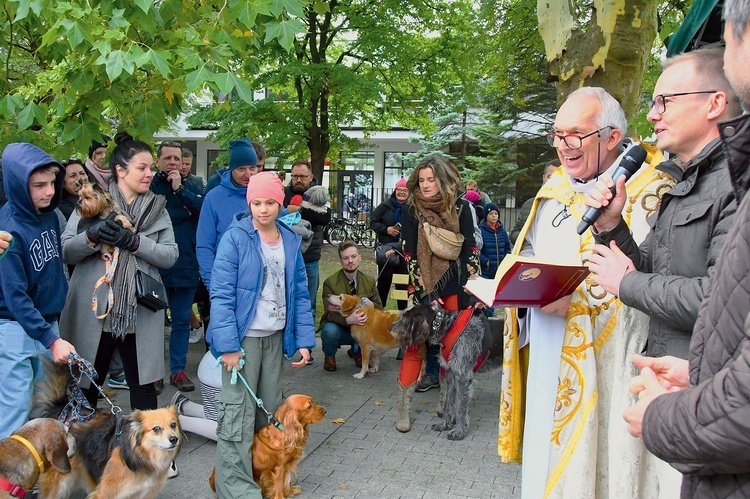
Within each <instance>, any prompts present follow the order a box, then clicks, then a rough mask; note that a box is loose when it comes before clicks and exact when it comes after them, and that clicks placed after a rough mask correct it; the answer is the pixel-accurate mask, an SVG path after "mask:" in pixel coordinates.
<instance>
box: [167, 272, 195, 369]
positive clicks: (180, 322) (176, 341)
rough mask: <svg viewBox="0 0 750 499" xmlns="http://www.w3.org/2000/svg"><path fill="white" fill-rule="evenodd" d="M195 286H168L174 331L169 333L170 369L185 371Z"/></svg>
mask: <svg viewBox="0 0 750 499" xmlns="http://www.w3.org/2000/svg"><path fill="white" fill-rule="evenodd" d="M196 289H198V287H197V286H194V287H180V288H173V287H167V298H169V311H170V312H171V313H172V332H171V333H170V335H169V371H170V373H171V374H175V373H179V372H184V371H185V363H186V362H187V352H188V340H189V339H190V311H191V310H192V307H193V297H194V296H195V290H196Z"/></svg>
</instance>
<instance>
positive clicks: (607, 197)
mask: <svg viewBox="0 0 750 499" xmlns="http://www.w3.org/2000/svg"><path fill="white" fill-rule="evenodd" d="M599 179H600V180H599V181H598V182H597V183H596V185H595V186H594V188H593V189H592V190H591V192H589V193H588V195H587V196H586V205H587V206H591V207H592V208H602V207H604V208H605V210H604V211H602V214H601V215H600V216H599V218H597V219H596V222H594V227H595V228H596V230H597V231H598V232H602V231H606V230H612V229H614V228H615V227H616V226H617V224H619V223H620V217H621V215H620V214H621V213H622V209H623V208H624V207H625V200H626V199H627V192H625V181H626V180H627V179H626V178H625V176H622V177H620V178H618V179H617V195H615V196H613V195H612V192H610V189H611V188H612V187H613V186H614V185H615V183H614V182H613V181H612V177H611V176H610V175H609V174H608V173H604V174H602V176H601V177H599Z"/></svg>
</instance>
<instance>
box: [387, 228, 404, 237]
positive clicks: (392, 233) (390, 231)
mask: <svg viewBox="0 0 750 499" xmlns="http://www.w3.org/2000/svg"><path fill="white" fill-rule="evenodd" d="M385 231H386V232H387V233H388V235H389V236H393V237H396V236H398V235H399V234H400V233H401V231H400V230H398V229H397V228H396V226H395V225H391V226H390V227H388V228H387V229H385Z"/></svg>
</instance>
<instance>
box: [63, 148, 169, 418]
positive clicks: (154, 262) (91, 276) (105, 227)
mask: <svg viewBox="0 0 750 499" xmlns="http://www.w3.org/2000/svg"><path fill="white" fill-rule="evenodd" d="M115 142H116V143H117V147H115V149H114V151H112V156H111V157H110V160H109V167H110V170H112V179H113V181H111V182H110V184H109V193H110V195H111V196H112V199H113V201H114V204H115V205H117V207H118V209H119V211H120V212H121V214H122V215H124V216H125V217H127V219H128V221H129V222H130V223H131V225H132V226H133V227H134V230H135V232H132V231H130V230H128V229H125V228H123V227H122V226H121V225H120V224H119V223H116V222H115V221H114V220H112V219H111V218H106V219H102V218H101V217H99V218H81V217H80V215H79V213H78V212H75V213H73V215H72V216H71V217H70V220H69V221H68V225H67V227H66V229H65V232H64V233H63V235H62V247H63V260H64V261H65V263H67V264H71V265H75V266H76V271H75V272H74V273H73V276H72V278H71V281H70V290H69V291H68V297H67V300H66V304H65V309H64V310H63V312H62V316H61V318H60V333H61V336H62V337H64V338H66V339H67V340H68V341H71V342H74V344H76V345H80V346H81V347H80V348H78V353H79V354H80V355H81V356H82V357H83V358H84V359H87V360H89V361H92V362H93V363H94V368H95V369H96V371H97V373H98V378H97V380H96V382H97V384H99V385H101V383H102V382H103V381H104V378H105V376H106V374H107V367H108V366H109V362H110V359H111V358H112V354H113V353H114V351H115V350H119V351H120V354H121V356H122V361H123V367H124V369H125V378H126V379H127V383H128V386H129V387H130V406H131V408H132V409H156V406H157V400H156V390H155V388H154V381H156V380H159V379H162V378H163V376H164V312H163V311H161V310H160V311H156V312H155V311H152V310H150V309H148V308H146V307H144V306H142V305H141V304H139V303H138V301H137V300H136V295H135V274H136V270H137V269H140V271H141V272H145V273H146V274H148V275H149V276H151V277H152V278H154V279H157V280H161V278H160V277H159V272H158V270H157V267H159V268H169V267H171V266H172V265H173V264H174V262H175V261H176V260H177V255H178V250H177V244H176V243H175V240H174V233H173V232H172V223H171V221H170V219H169V215H168V214H167V211H166V209H165V207H164V206H165V199H164V197H163V196H158V195H156V194H154V193H153V192H151V191H150V190H149V185H151V180H152V178H153V172H152V166H153V162H154V159H153V152H152V150H151V148H150V147H149V146H148V145H147V144H145V143H143V142H140V141H137V140H133V138H132V137H131V136H130V135H128V134H127V133H120V134H118V135H117V136H116V137H115ZM100 244H102V245H104V244H107V245H110V246H114V247H115V248H116V252H115V254H114V255H115V258H116V259H117V264H116V270H115V272H114V277H113V278H112V280H111V282H110V283H104V284H100V285H99V286H98V287H97V282H98V281H99V280H100V278H101V277H102V276H104V274H105V272H106V268H105V260H104V258H103V256H102V253H101V252H100ZM110 287H111V289H112V291H113V297H114V300H113V301H112V302H111V304H110V302H109V301H108V292H109V289H110ZM95 289H96V292H95V291H94V290H95ZM94 292H95V296H96V298H97V303H96V311H94V310H93V306H94V304H93V303H92V302H93V300H92V293H94ZM97 316H99V317H101V318H97ZM83 392H84V394H85V395H86V398H87V399H88V401H89V402H90V403H91V405H92V406H93V407H96V399H97V395H98V392H97V390H96V388H94V387H92V386H89V387H88V388H85V389H84V390H83Z"/></svg>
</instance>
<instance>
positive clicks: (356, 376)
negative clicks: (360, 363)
mask: <svg viewBox="0 0 750 499" xmlns="http://www.w3.org/2000/svg"><path fill="white" fill-rule="evenodd" d="M364 377H365V375H364V373H361V372H359V373H357V374H352V378H357V379H362V378H364Z"/></svg>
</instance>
